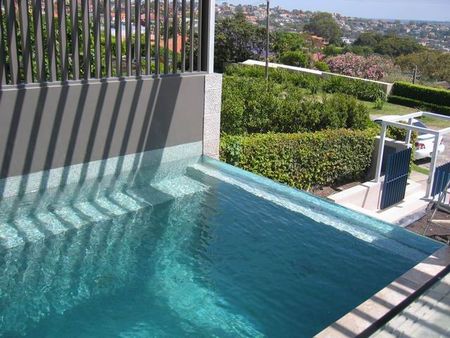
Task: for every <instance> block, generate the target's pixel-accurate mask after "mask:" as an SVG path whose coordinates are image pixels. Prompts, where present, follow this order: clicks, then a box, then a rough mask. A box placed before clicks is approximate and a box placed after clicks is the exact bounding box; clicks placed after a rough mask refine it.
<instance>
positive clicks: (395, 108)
mask: <svg viewBox="0 0 450 338" xmlns="http://www.w3.org/2000/svg"><path fill="white" fill-rule="evenodd" d="M361 102H362V103H364V104H365V105H366V106H367V108H369V113H370V117H371V118H372V119H373V118H376V117H380V116H387V115H406V114H409V113H414V112H417V111H418V110H417V109H414V108H410V107H405V106H400V105H398V104H393V103H389V102H386V103H385V104H384V106H383V109H381V110H380V109H376V108H375V105H374V103H373V102H367V101H361ZM421 120H422V121H423V123H425V124H426V125H427V126H429V127H431V128H437V129H442V128H447V127H450V122H448V121H445V120H440V119H435V118H430V117H428V116H424V117H422V118H421Z"/></svg>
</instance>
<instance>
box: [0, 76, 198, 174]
mask: <svg viewBox="0 0 450 338" xmlns="http://www.w3.org/2000/svg"><path fill="white" fill-rule="evenodd" d="M204 81H205V80H204V75H190V76H170V77H164V78H160V79H126V80H120V81H109V82H90V83H84V84H81V83H71V84H67V85H56V86H50V87H27V88H20V89H17V88H4V89H2V90H1V91H0V169H1V171H0V178H5V177H9V176H16V175H23V174H28V173H32V172H37V171H41V170H47V169H53V168H59V167H64V166H68V165H72V164H80V163H85V162H89V161H94V160H101V159H106V158H110V157H116V156H120V155H126V154H133V153H136V152H142V151H148V150H154V149H160V148H164V147H167V146H174V145H179V144H184V143H190V142H197V141H201V140H202V137H203V109H204Z"/></svg>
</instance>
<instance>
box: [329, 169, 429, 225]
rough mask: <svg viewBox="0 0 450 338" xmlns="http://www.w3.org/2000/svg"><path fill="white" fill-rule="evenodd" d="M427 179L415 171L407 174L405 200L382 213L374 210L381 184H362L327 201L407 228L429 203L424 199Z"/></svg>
mask: <svg viewBox="0 0 450 338" xmlns="http://www.w3.org/2000/svg"><path fill="white" fill-rule="evenodd" d="M427 179H428V177H427V176H426V175H423V174H420V173H417V172H413V173H411V175H410V179H409V180H408V185H407V187H406V197H405V199H404V200H403V201H402V202H400V203H398V204H396V205H394V206H392V207H390V208H387V209H384V210H378V206H379V203H380V199H381V192H382V184H383V182H380V183H375V182H373V181H370V182H365V183H363V184H360V185H358V186H355V187H352V188H350V189H347V190H344V191H342V192H339V193H337V194H334V195H331V196H329V197H328V198H329V199H331V200H332V201H334V202H336V203H338V204H340V205H342V206H345V207H347V208H350V209H352V210H355V211H358V212H361V213H363V214H366V215H368V216H371V217H374V218H377V219H380V220H382V221H385V222H388V223H392V224H397V225H400V226H407V225H409V224H411V223H413V222H415V221H416V220H418V219H420V218H421V217H423V216H424V215H425V213H426V208H427V206H428V204H429V200H427V199H425V198H424V196H425V194H426V185H427Z"/></svg>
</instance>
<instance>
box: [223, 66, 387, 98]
mask: <svg viewBox="0 0 450 338" xmlns="http://www.w3.org/2000/svg"><path fill="white" fill-rule="evenodd" d="M225 74H226V75H235V76H238V77H253V78H255V77H256V78H264V68H263V67H259V66H245V65H230V66H228V67H227V68H226V70H225ZM269 76H270V79H271V81H273V82H276V83H279V84H285V85H287V84H290V85H293V86H295V87H300V88H303V89H308V90H309V91H310V92H311V93H312V94H316V93H318V92H320V91H323V92H325V93H341V94H347V95H352V96H354V97H356V98H358V99H361V100H365V101H375V100H376V99H377V98H384V97H385V93H384V91H383V90H382V89H381V88H380V87H379V86H378V85H377V84H374V83H370V82H368V81H362V80H359V79H350V78H345V77H335V76H330V77H320V76H318V75H313V74H305V73H300V72H295V71H290V70H286V69H280V68H275V69H274V68H271V69H270V70H269Z"/></svg>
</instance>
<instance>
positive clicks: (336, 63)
mask: <svg viewBox="0 0 450 338" xmlns="http://www.w3.org/2000/svg"><path fill="white" fill-rule="evenodd" d="M327 63H328V66H329V67H330V70H331V71H332V72H333V73H338V74H343V75H348V76H354V77H361V78H364V79H369V80H381V79H382V78H383V77H384V76H385V74H386V72H385V69H388V68H390V67H391V68H393V67H394V65H393V63H392V61H390V60H388V59H386V58H383V57H380V56H368V57H365V56H360V55H356V54H353V53H347V54H344V55H338V56H334V57H331V58H329V59H328V60H327Z"/></svg>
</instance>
